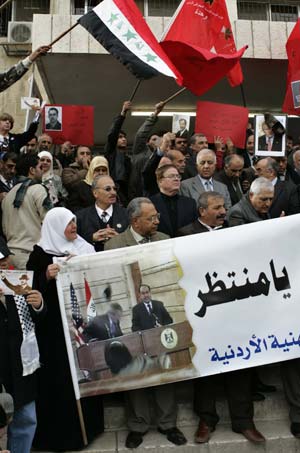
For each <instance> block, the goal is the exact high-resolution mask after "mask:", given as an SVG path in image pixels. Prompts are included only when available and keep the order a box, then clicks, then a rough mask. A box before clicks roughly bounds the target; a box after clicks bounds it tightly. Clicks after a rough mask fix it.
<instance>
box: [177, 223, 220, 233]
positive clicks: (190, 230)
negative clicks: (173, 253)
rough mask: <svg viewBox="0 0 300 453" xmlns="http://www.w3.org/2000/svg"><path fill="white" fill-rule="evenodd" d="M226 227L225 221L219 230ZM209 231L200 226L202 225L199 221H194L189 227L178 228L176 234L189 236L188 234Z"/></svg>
mask: <svg viewBox="0 0 300 453" xmlns="http://www.w3.org/2000/svg"><path fill="white" fill-rule="evenodd" d="M227 226H228V224H227V222H226V221H225V222H224V225H223V226H222V228H219V229H220V230H223V229H224V228H227ZM209 231H210V230H209V229H208V228H206V226H204V225H202V223H200V222H199V220H194V222H192V223H190V224H189V225H186V226H185V227H183V228H180V229H179V230H178V232H177V236H189V235H190V234H198V233H208V232H209ZM217 231H218V230H217Z"/></svg>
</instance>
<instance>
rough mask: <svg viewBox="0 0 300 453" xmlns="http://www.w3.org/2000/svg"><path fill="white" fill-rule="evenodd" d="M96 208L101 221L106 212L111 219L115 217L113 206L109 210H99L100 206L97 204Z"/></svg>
mask: <svg viewBox="0 0 300 453" xmlns="http://www.w3.org/2000/svg"><path fill="white" fill-rule="evenodd" d="M95 208H96V211H97V214H98V216H99V217H100V219H101V216H102V214H103V212H106V213H107V214H108V215H109V217H111V216H112V215H113V210H114V207H113V205H112V204H111V205H110V206H109V207H108V208H107V209H101V208H99V206H97V204H95Z"/></svg>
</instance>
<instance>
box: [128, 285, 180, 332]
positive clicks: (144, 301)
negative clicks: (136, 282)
mask: <svg viewBox="0 0 300 453" xmlns="http://www.w3.org/2000/svg"><path fill="white" fill-rule="evenodd" d="M172 323H173V319H172V318H171V316H170V315H169V313H168V311H167V310H166V308H165V306H164V304H163V303H162V302H160V301H159V300H152V299H151V288H150V286H149V285H144V284H142V285H141V286H140V291H139V303H138V304H136V305H135V306H134V307H133V309H132V331H133V332H136V331H139V330H147V329H153V327H160V326H166V325H167V324H172Z"/></svg>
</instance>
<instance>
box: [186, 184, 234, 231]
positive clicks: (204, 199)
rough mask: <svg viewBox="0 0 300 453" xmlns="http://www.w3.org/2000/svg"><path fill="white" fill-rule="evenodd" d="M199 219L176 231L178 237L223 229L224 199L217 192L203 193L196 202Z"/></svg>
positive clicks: (224, 223) (224, 225)
mask: <svg viewBox="0 0 300 453" xmlns="http://www.w3.org/2000/svg"><path fill="white" fill-rule="evenodd" d="M198 213H199V217H198V219H197V220H194V221H193V222H192V223H190V224H189V225H186V226H184V227H182V228H180V229H179V230H178V233H177V235H178V236H188V235H190V234H197V233H206V232H207V231H215V230H220V229H222V228H225V227H226V226H227V223H226V222H225V217H226V209H225V205H224V198H223V197H222V195H220V194H219V193H218V192H203V193H202V194H201V195H200V197H199V200H198Z"/></svg>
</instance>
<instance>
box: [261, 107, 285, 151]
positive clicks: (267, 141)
mask: <svg viewBox="0 0 300 453" xmlns="http://www.w3.org/2000/svg"><path fill="white" fill-rule="evenodd" d="M272 122H273V124H271V123H270V121H266V119H265V115H255V117H254V135H255V142H254V149H255V155H256V156H263V157H268V156H270V157H280V156H284V155H285V149H286V127H287V116H286V115H281V114H278V115H277V114H276V115H272ZM280 130H283V131H284V133H281V132H280Z"/></svg>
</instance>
